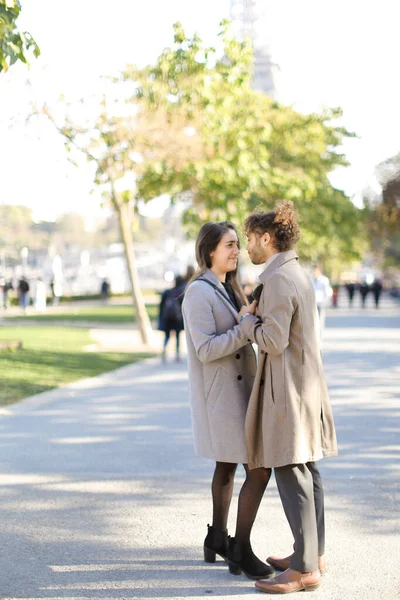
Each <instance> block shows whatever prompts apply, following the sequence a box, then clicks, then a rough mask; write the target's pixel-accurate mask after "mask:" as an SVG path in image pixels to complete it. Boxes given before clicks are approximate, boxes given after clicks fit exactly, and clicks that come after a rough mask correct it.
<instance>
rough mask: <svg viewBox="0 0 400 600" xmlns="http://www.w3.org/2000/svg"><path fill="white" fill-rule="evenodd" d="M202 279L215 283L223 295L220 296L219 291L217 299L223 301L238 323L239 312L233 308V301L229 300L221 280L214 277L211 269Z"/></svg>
mask: <svg viewBox="0 0 400 600" xmlns="http://www.w3.org/2000/svg"><path fill="white" fill-rule="evenodd" d="M202 277H204V279H208V281H211V283H213V284H214V285H215V286H216V287H217V288H218V289H219V290H220V292H221V294H219V293H218V292H217V291H216V292H215V294H216V296H217V298H219V300H221V302H222V303H223V304H224V305H225V306H226V308H227V309H228V310H229V311H230V312H231V313H232V315H233V316H234V318H235V321H237V316H238V312H237V310H236V309H235V308H234V307H233V306H232V304H231V301H230V299H229V298H228V295H227V292H226V290H225V288H224V286H223V285H222V283H221V282H220V280H219V279H218V277H217V276H216V275H214V273H213V272H212V271H211V269H207V271H206V272H205V273H204V275H202ZM222 295H223V296H224V297H223V296H222Z"/></svg>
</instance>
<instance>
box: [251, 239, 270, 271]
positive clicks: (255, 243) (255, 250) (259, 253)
mask: <svg viewBox="0 0 400 600" xmlns="http://www.w3.org/2000/svg"><path fill="white" fill-rule="evenodd" d="M266 236H268V238H269V235H268V234H264V235H262V236H261V235H258V234H257V233H249V234H248V236H247V245H246V250H247V252H248V254H249V257H250V260H251V262H252V263H253V265H261V264H262V263H264V262H265V261H266V260H267V258H268V251H267V250H266V248H267V245H268V241H267V240H266Z"/></svg>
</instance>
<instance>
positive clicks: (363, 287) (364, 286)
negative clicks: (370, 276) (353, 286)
mask: <svg viewBox="0 0 400 600" xmlns="http://www.w3.org/2000/svg"><path fill="white" fill-rule="evenodd" d="M358 289H359V292H360V296H361V306H362V307H363V308H365V303H366V301H367V296H368V294H369V292H370V287H369V285H368V283H367V280H366V279H363V280H362V281H361V282H360V285H359V286H358Z"/></svg>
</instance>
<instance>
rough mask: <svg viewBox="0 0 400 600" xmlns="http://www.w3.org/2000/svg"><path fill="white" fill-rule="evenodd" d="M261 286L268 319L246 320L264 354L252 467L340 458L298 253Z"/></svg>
mask: <svg viewBox="0 0 400 600" xmlns="http://www.w3.org/2000/svg"><path fill="white" fill-rule="evenodd" d="M260 280H261V282H262V283H263V284H264V288H263V292H262V294H261V297H260V303H259V308H258V312H259V315H260V317H256V316H253V315H250V316H247V317H244V319H243V320H242V322H241V324H240V327H241V329H242V331H243V333H244V335H245V336H247V337H249V338H250V339H252V340H253V341H254V342H256V343H257V344H258V348H259V361H258V367H257V374H256V379H255V382H254V388H253V391H252V394H251V398H250V402H249V408H248V412H247V418H246V442H247V450H248V456H249V465H250V467H251V468H257V467H281V466H284V465H289V464H296V463H297V464H299V463H306V462H308V461H316V460H319V459H321V458H322V457H323V456H335V455H336V454H337V443H336V434H335V427H334V423H333V416H332V410H331V406H330V404H329V398H328V390H327V385H326V382H325V377H324V374H323V367H322V360H321V353H320V349H319V323H318V313H317V309H316V303H315V294H314V290H313V287H312V284H311V281H310V279H309V278H308V276H307V275H306V273H305V272H304V271H303V269H302V268H301V267H300V265H299V264H298V261H297V256H296V254H295V252H294V251H292V250H291V251H288V252H282V253H280V254H279V255H278V256H277V257H276V258H275V259H274V260H273V261H272V262H271V264H269V265H268V266H267V268H266V269H265V271H264V272H263V273H262V274H261V276H260Z"/></svg>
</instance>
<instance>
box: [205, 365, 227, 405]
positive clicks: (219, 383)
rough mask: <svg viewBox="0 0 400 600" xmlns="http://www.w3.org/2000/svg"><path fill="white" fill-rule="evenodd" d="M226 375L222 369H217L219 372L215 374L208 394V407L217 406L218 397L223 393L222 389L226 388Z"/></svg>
mask: <svg viewBox="0 0 400 600" xmlns="http://www.w3.org/2000/svg"><path fill="white" fill-rule="evenodd" d="M224 374H225V372H224V370H223V369H222V368H221V367H219V368H218V369H217V371H216V372H215V375H214V378H213V380H212V383H211V386H210V389H209V391H208V394H207V405H208V406H211V407H214V406H215V404H216V402H217V400H218V397H219V395H220V393H221V391H222V388H223V386H224Z"/></svg>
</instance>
